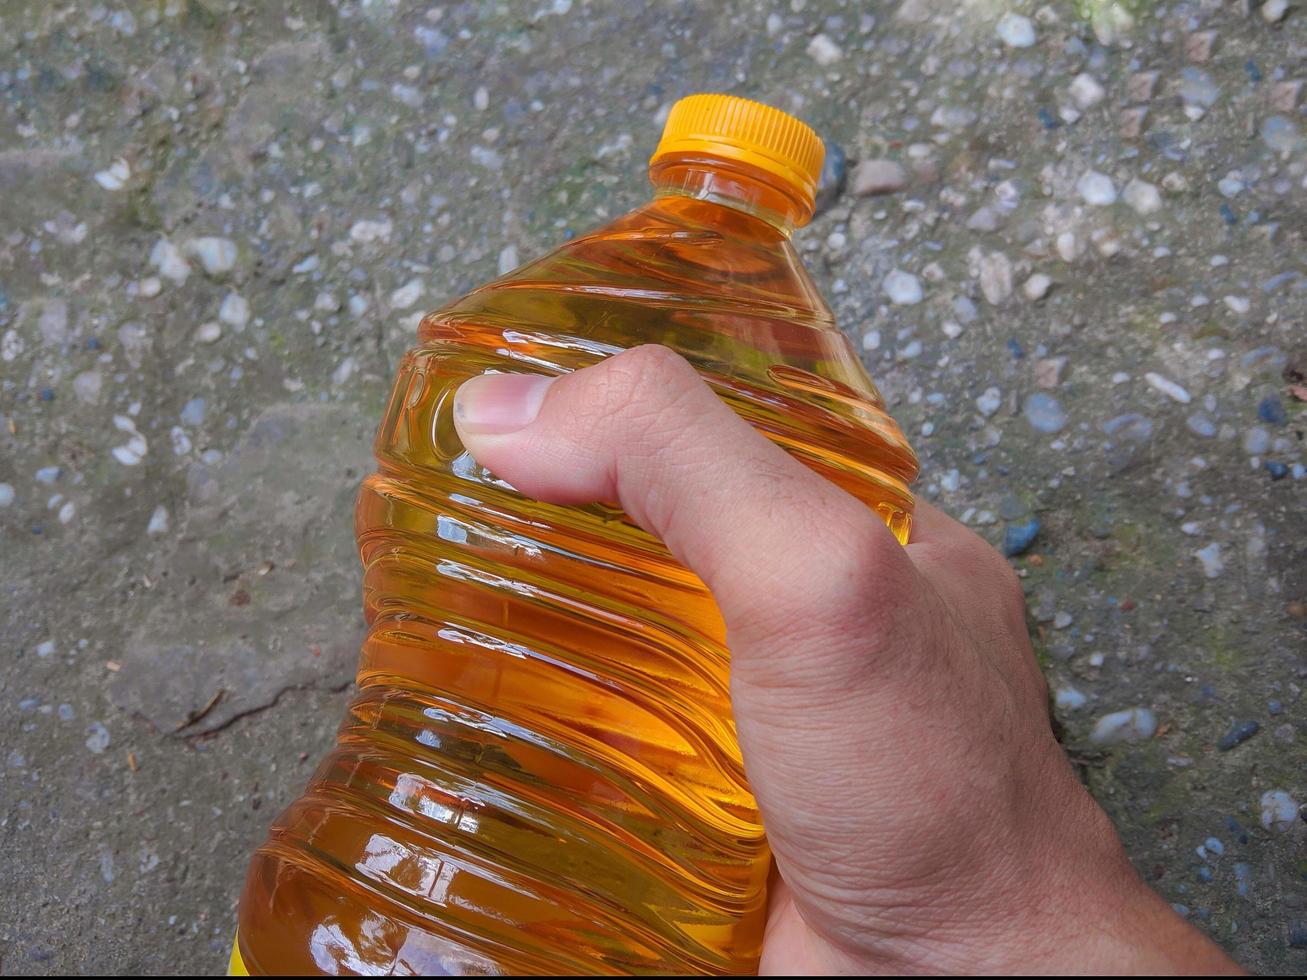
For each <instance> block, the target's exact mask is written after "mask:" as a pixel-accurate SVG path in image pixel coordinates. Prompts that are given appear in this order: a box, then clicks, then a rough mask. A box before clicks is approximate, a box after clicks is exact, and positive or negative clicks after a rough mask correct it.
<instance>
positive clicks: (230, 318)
mask: <svg viewBox="0 0 1307 980" xmlns="http://www.w3.org/2000/svg"><path fill="white" fill-rule="evenodd" d="M218 319H219V320H221V321H222V322H223V323H226V324H230V325H231V326H233V327H235V328H236V329H237V330H243V329H244V328H245V324H247V323H249V320H250V304H249V303H247V302H246V301H245V297H243V296H241V295H240V294H239V293H228V294H227V295H226V296H224V297H223V298H222V306H220V307H219V308H218Z"/></svg>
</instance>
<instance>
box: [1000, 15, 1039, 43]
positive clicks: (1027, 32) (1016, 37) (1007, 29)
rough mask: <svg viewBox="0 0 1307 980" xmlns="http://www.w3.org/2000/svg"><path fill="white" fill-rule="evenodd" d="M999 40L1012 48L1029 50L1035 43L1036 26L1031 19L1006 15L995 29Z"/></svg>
mask: <svg viewBox="0 0 1307 980" xmlns="http://www.w3.org/2000/svg"><path fill="white" fill-rule="evenodd" d="M994 30H995V33H997V34H998V38H999V40H1000V41H1002V42H1003V43H1004V44H1006V45H1007V46H1008V47H1010V48H1028V47H1031V46H1032V45H1034V43H1035V25H1034V24H1032V23H1031V22H1030V18H1029V17H1022V16H1021V15H1020V14H1004V15H1003V16H1002V17H1000V18H999V20H998V24H997V26H996V27H995V28H994Z"/></svg>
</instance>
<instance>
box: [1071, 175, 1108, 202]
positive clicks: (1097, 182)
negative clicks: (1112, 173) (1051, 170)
mask: <svg viewBox="0 0 1307 980" xmlns="http://www.w3.org/2000/svg"><path fill="white" fill-rule="evenodd" d="M1076 193H1078V194H1079V195H1080V197H1081V199H1082V200H1083V201H1084V202H1085V203H1086V204H1091V205H1094V206H1095V207H1105V206H1106V205H1109V204H1113V203H1115V201H1116V185H1114V184H1113V183H1112V178H1111V177H1109V176H1107V174H1103V173H1099V172H1098V171H1097V170H1087V171H1085V173H1084V174H1083V175H1081V177H1080V179H1079V180H1078V181H1076Z"/></svg>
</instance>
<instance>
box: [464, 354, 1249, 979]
mask: <svg viewBox="0 0 1307 980" xmlns="http://www.w3.org/2000/svg"><path fill="white" fill-rule="evenodd" d="M455 419H456V424H457V426H458V431H459V434H460V436H461V437H462V439H463V442H464V444H465V446H466V447H467V449H468V450H469V451H470V452H471V453H472V455H473V456H474V457H475V458H476V459H477V461H478V462H480V463H481V464H482V465H484V466H486V467H488V468H489V469H490V470H491V471H493V472H494V473H495V474H497V475H498V476H499V477H501V478H503V479H505V480H507V481H508V482H509V483H511V484H513V485H514V486H515V487H517V488H518V489H519V490H521V491H522V492H523V493H525V494H527V495H529V496H532V497H535V498H538V499H540V500H546V501H550V502H553V503H560V504H582V503H590V502H594V501H605V502H616V503H619V504H620V505H621V506H622V508H623V509H624V510H625V511H626V512H627V513H628V514H629V515H630V516H631V518H632V519H633V520H635V521H636V522H637V523H638V524H640V526H641V527H643V528H645V529H646V530H647V531H649V532H650V533H652V534H654V535H656V536H657V537H659V538H660V539H662V540H663V541H664V542H665V543H666V545H667V547H668V548H669V549H670V550H671V552H672V553H673V554H674V555H675V556H676V557H677V559H678V560H680V561H681V562H682V563H684V564H685V565H686V566H688V567H689V568H691V569H692V570H694V571H695V572H696V573H697V574H698V575H699V576H700V577H701V578H702V579H703V580H704V582H705V583H707V585H708V587H709V588H710V589H711V590H712V593H713V596H714V598H715V599H716V601H717V603H718V605H719V606H720V608H721V612H722V617H723V619H724V621H725V623H726V627H727V636H728V641H729V644H730V648H731V651H732V666H731V696H732V701H733V704H734V710H735V717H736V722H737V725H738V729H739V736H740V744H741V747H742V750H743V753H744V760H745V768H746V771H747V773H748V775H749V779H750V782H751V784H752V787H753V789H754V792H755V793H756V795H757V798H758V804H759V806H760V807H761V810H762V814H763V822H764V825H765V826H766V828H767V835H768V839H769V840H770V842H771V846H772V849H773V852H774V853H775V857H776V872H777V874H776V876H775V877H774V879H773V884H772V889H771V896H772V897H771V906H770V911H769V918H768V923H767V932H766V940H765V943H764V949H763V955H762V964H761V969H762V972H763V973H767V974H820V973H891V972H892V973H939V972H946V973H959V972H967V973H1036V972H1037V973H1054V972H1056V973H1237V972H1240V971H1239V967H1238V966H1237V965H1236V964H1235V963H1234V961H1232V960H1231V959H1229V958H1228V957H1227V956H1226V955H1225V954H1224V953H1223V952H1222V951H1221V950H1220V949H1219V948H1218V947H1217V946H1216V945H1215V944H1214V943H1212V942H1211V941H1210V940H1209V939H1207V938H1206V937H1205V936H1204V935H1203V934H1202V933H1201V932H1199V931H1198V930H1197V929H1195V928H1194V927H1193V926H1191V925H1190V924H1189V923H1187V922H1186V921H1184V920H1183V919H1181V918H1180V917H1179V916H1178V915H1176V913H1175V912H1174V911H1173V910H1172V909H1171V908H1170V906H1169V905H1168V904H1167V903H1166V902H1165V901H1163V900H1162V898H1161V897H1159V896H1158V895H1157V894H1156V893H1154V892H1153V891H1151V890H1150V889H1149V888H1148V887H1147V886H1146V885H1145V884H1144V883H1143V882H1142V881H1141V880H1140V878H1139V877H1138V875H1137V874H1136V873H1135V871H1134V869H1133V868H1132V867H1131V865H1130V863H1129V861H1128V860H1127V859H1126V856H1125V852H1124V851H1123V850H1122V847H1121V843H1120V841H1119V839H1118V837H1117V834H1116V831H1115V829H1114V828H1113V827H1112V824H1111V823H1110V821H1109V820H1108V818H1107V816H1106V815H1105V814H1104V813H1103V811H1102V810H1101V809H1100V808H1099V806H1098V804H1097V803H1095V802H1094V800H1093V799H1092V798H1091V797H1090V796H1089V794H1088V793H1087V792H1086V791H1085V789H1084V788H1083V787H1082V786H1081V784H1080V782H1079V781H1078V780H1077V778H1076V776H1075V774H1074V772H1073V771H1072V769H1071V766H1070V765H1069V763H1068V762H1067V759H1066V757H1065V755H1064V754H1063V752H1062V750H1061V748H1060V746H1059V745H1058V744H1057V742H1056V740H1055V739H1054V736H1053V732H1052V730H1051V728H1050V724H1049V717H1048V693H1047V687H1046V685H1045V683H1044V679H1043V677H1042V675H1041V674H1040V671H1039V668H1038V666H1037V665H1036V662H1035V657H1034V654H1033V652H1032V650H1031V646H1030V638H1029V635H1028V633H1027V630H1026V621H1025V603H1024V599H1023V596H1022V593H1021V589H1020V586H1019V585H1018V581H1017V578H1016V576H1015V574H1014V573H1013V571H1012V569H1011V567H1010V566H1009V565H1008V563H1007V561H1006V560H1004V559H1003V558H1002V557H1001V556H1000V555H999V554H998V553H997V552H995V551H994V550H993V549H992V548H991V547H990V546H989V545H988V544H986V543H985V542H984V541H983V540H981V539H980V538H979V537H977V536H976V535H975V534H973V533H972V532H971V531H969V530H967V529H966V528H965V527H963V526H962V525H960V524H958V523H957V522H956V521H953V520H952V519H951V518H949V517H947V516H946V515H945V514H944V513H942V512H941V511H939V510H937V509H935V508H934V507H931V506H929V505H928V504H925V503H924V502H922V503H919V504H918V509H917V512H916V523H915V525H914V528H913V533H912V539H911V541H910V543H909V544H908V545H907V547H906V548H903V547H900V546H899V544H898V542H897V541H895V539H894V538H893V537H892V536H891V535H890V533H889V531H888V530H887V529H886V528H885V526H884V525H883V524H882V523H881V522H880V521H879V520H878V519H877V518H876V517H875V516H874V514H872V513H871V511H870V510H868V509H867V508H866V507H865V506H864V505H863V504H861V503H860V502H858V501H857V500H855V499H854V498H853V497H851V496H849V495H848V494H846V493H845V492H844V491H842V490H840V489H838V488H837V487H835V486H834V485H832V484H830V483H828V482H827V481H825V480H823V479H822V478H820V477H818V476H817V475H815V474H814V473H812V472H811V471H810V470H808V469H807V468H805V467H804V466H803V465H802V464H800V463H798V462H797V461H795V460H794V459H792V458H791V457H790V456H789V455H787V454H786V453H785V452H784V451H783V450H781V449H779V448H778V447H776V446H775V445H773V444H772V443H771V442H769V441H768V440H767V439H766V438H764V437H763V436H762V435H760V434H759V433H757V432H755V431H754V430H753V429H752V428H751V427H750V426H749V425H748V424H747V423H745V422H744V421H742V420H741V419H740V418H738V417H737V416H736V415H735V414H734V413H733V412H732V411H731V410H730V409H729V408H728V407H727V406H726V405H725V404H724V403H723V402H721V401H720V400H719V399H718V398H717V397H716V396H715V395H714V394H713V393H712V391H711V389H709V388H708V386H707V385H706V384H705V383H704V382H703V381H702V380H701V379H700V378H699V376H698V375H697V374H696V373H695V372H694V370H693V369H692V368H691V367H690V366H689V365H688V364H687V363H686V362H685V361H684V360H683V359H681V358H680V357H679V356H677V355H675V354H673V353H672V352H670V351H668V350H666V349H665V348H661V347H653V346H649V347H641V348H636V349H634V350H631V351H627V352H626V353H623V354H620V355H618V356H616V357H613V358H610V359H608V360H606V361H604V362H602V363H601V364H599V365H596V366H594V367H591V368H587V369H585V370H583V371H578V372H576V373H575V374H572V375H568V376H565V377H562V378H558V379H552V380H551V379H545V378H541V377H539V376H535V375H489V376H484V377H481V378H475V379H472V380H470V381H468V382H465V383H464V384H463V386H462V387H461V388H460V390H459V393H458V396H457V399H456V403H455Z"/></svg>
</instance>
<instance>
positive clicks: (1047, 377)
mask: <svg viewBox="0 0 1307 980" xmlns="http://www.w3.org/2000/svg"><path fill="white" fill-rule="evenodd" d="M1065 370H1066V358H1065V357H1045V358H1043V359H1041V360H1039V361H1036V362H1035V384H1037V385H1039V387H1041V388H1056V387H1057V386H1058V385H1060V384H1061V383H1062V375H1063V372H1064V371H1065Z"/></svg>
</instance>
